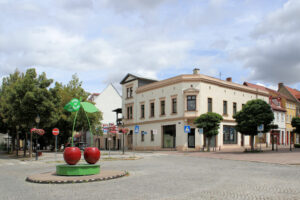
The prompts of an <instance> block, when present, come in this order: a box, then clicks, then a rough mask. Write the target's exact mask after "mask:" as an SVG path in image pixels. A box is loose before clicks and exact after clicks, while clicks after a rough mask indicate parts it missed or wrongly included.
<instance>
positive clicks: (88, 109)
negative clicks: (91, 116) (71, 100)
mask: <svg viewBox="0 0 300 200" xmlns="http://www.w3.org/2000/svg"><path fill="white" fill-rule="evenodd" d="M81 106H82V108H83V110H84V111H85V112H88V113H94V112H99V110H98V108H96V106H95V105H94V104H92V103H89V102H81Z"/></svg>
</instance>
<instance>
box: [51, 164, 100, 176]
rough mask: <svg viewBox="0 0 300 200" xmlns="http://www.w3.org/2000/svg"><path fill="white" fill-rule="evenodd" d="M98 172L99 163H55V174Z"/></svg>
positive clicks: (91, 173)
mask: <svg viewBox="0 0 300 200" xmlns="http://www.w3.org/2000/svg"><path fill="white" fill-rule="evenodd" d="M99 173H100V165H90V164H80V165H66V164H65V165H56V174H57V175H60V176H86V175H94V174H99Z"/></svg>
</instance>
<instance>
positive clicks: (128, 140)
mask: <svg viewBox="0 0 300 200" xmlns="http://www.w3.org/2000/svg"><path fill="white" fill-rule="evenodd" d="M132 137H133V131H132V130H130V132H129V134H128V135H127V144H128V149H129V150H132V144H133V138H132Z"/></svg>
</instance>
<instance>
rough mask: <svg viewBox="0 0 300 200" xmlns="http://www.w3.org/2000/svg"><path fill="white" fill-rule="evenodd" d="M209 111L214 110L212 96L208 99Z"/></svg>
mask: <svg viewBox="0 0 300 200" xmlns="http://www.w3.org/2000/svg"><path fill="white" fill-rule="evenodd" d="M207 112H212V98H208V99H207Z"/></svg>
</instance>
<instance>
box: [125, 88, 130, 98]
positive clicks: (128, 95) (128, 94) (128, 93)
mask: <svg viewBox="0 0 300 200" xmlns="http://www.w3.org/2000/svg"><path fill="white" fill-rule="evenodd" d="M129 90H130V89H129V88H127V93H126V94H127V96H126V97H127V98H129V97H130V92H129Z"/></svg>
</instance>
